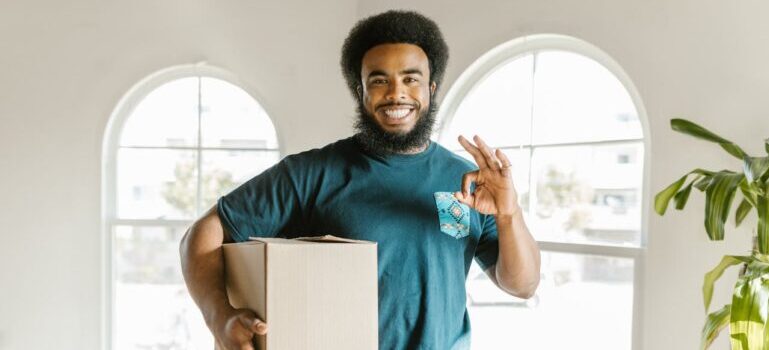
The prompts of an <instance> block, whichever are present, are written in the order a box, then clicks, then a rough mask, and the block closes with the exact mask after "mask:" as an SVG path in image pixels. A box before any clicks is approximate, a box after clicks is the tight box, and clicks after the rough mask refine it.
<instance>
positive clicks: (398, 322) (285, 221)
mask: <svg viewBox="0 0 769 350" xmlns="http://www.w3.org/2000/svg"><path fill="white" fill-rule="evenodd" d="M475 169H477V168H476V167H475V166H474V164H472V163H471V162H469V161H467V160H465V159H463V158H461V157H459V156H457V155H455V154H453V153H451V152H450V151H448V150H447V149H445V148H443V147H442V146H440V145H438V144H436V143H434V142H431V143H430V146H429V147H428V148H427V149H426V150H425V151H423V152H421V153H419V154H414V155H387V156H380V155H373V154H370V153H367V152H365V151H363V149H362V148H361V147H360V145H359V144H358V143H357V142H356V141H355V139H354V137H351V138H348V139H344V140H340V141H337V142H335V143H333V144H330V145H328V146H326V147H324V148H321V149H314V150H310V151H306V152H303V153H299V154H295V155H291V156H287V157H285V158H284V159H283V160H282V161H280V162H279V163H278V164H276V165H275V166H273V167H272V168H270V169H268V170H266V171H264V172H263V173H262V174H260V175H257V176H256V177H254V178H252V179H251V180H249V181H248V182H246V183H244V184H243V185H241V186H240V187H238V188H237V189H235V190H234V191H232V192H230V193H229V194H227V195H226V196H224V197H222V198H221V199H220V200H219V203H218V212H219V216H220V218H221V221H222V223H223V225H224V227H225V229H227V230H228V232H229V233H230V234H231V236H232V237H233V239H234V240H235V241H244V240H246V239H248V237H249V236H259V237H285V238H296V237H301V236H315V235H324V234H332V235H335V236H339V237H345V238H352V239H360V240H368V241H375V242H377V243H378V251H377V255H378V269H379V271H378V273H379V348H380V349H435V350H446V349H468V348H469V345H470V320H469V317H468V314H467V309H466V299H465V298H466V294H465V279H466V277H467V273H468V270H469V268H470V263H471V261H472V259H473V258H475V259H476V261H477V262H478V263H479V265H480V266H481V268H483V269H484V270H485V269H487V268H488V267H491V266H492V265H494V264H495V263H496V261H497V255H498V246H499V244H498V240H497V228H496V224H495V222H494V218H493V216H490V215H482V214H480V213H478V212H476V211H474V210H470V209H468V208H467V206H464V205H461V204H459V202H457V201H456V200H454V199H453V197H452V196H451V195H450V193H452V192H455V191H459V190H460V187H461V179H462V175H463V174H465V173H466V172H469V171H473V170H475Z"/></svg>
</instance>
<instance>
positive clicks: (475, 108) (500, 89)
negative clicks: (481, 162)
mask: <svg viewBox="0 0 769 350" xmlns="http://www.w3.org/2000/svg"><path fill="white" fill-rule="evenodd" d="M532 69H533V56H532V55H526V56H523V57H520V58H517V59H514V60H512V61H510V62H508V63H505V64H504V65H502V66H500V67H499V68H497V69H495V70H493V71H492V72H491V73H490V74H489V75H488V76H487V77H486V78H484V79H482V80H481V81H480V82H479V83H478V84H477V85H476V86H475V87H474V88H473V89H472V90H471V91H470V93H468V94H467V96H466V97H465V98H464V99H463V100H462V103H461V104H460V105H459V107H458V108H457V111H456V113H455V114H454V118H453V120H452V123H451V126H450V128H449V133H448V137H447V138H445V139H444V140H445V141H444V142H445V146H446V147H448V148H449V149H461V146H460V145H459V142H457V141H456V139H457V137H458V136H459V135H464V136H465V137H467V138H468V139H471V138H472V136H473V135H479V136H481V138H483V139H484V141H486V143H488V144H493V145H496V146H497V147H503V146H518V145H521V144H529V142H530V133H531V130H530V127H531V91H532V90H531V89H532V83H531V81H532Z"/></svg>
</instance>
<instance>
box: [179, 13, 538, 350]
mask: <svg viewBox="0 0 769 350" xmlns="http://www.w3.org/2000/svg"><path fill="white" fill-rule="evenodd" d="M447 58H448V48H447V47H446V44H445V42H444V41H443V37H442V35H441V33H440V31H439V29H438V27H437V26H436V25H435V23H434V22H432V21H431V20H429V19H427V18H425V17H424V16H422V15H419V14H417V13H414V12H404V11H389V12H385V13H382V14H379V15H376V16H372V17H369V18H367V19H364V20H362V21H360V22H359V23H358V24H357V25H356V26H355V27H354V28H353V29H352V30H351V32H350V35H349V36H348V38H347V40H346V41H345V43H344V46H343V48H342V59H341V64H342V70H343V72H344V76H345V79H346V81H347V83H348V86H349V88H350V91H351V92H352V94H353V96H354V97H355V99H356V100H357V102H358V117H357V121H356V124H355V128H356V130H357V133H356V134H355V135H354V136H353V137H350V138H348V139H344V140H340V141H337V142H335V143H333V144H330V145H328V146H326V147H324V148H322V149H314V150H310V151H307V152H303V153H300V154H296V155H291V156H288V157H286V158H285V159H283V160H282V161H281V162H280V163H278V164H277V165H275V166H273V167H272V168H270V169H268V170H266V171H265V172H264V173H262V174H260V175H258V176H256V177H254V178H253V179H251V180H249V181H248V182H246V183H245V184H243V185H241V186H240V187H239V188H237V189H235V190H234V191H233V192H231V193H229V194H228V195H226V196H224V197H222V198H221V199H220V200H219V202H218V204H217V206H216V207H214V208H212V209H211V210H210V211H209V212H208V213H207V214H206V215H204V216H203V217H202V218H201V219H200V220H198V221H197V222H196V223H195V224H194V225H193V226H192V227H191V228H190V230H189V231H188V232H187V234H186V235H185V237H184V239H183V240H182V244H181V255H182V265H183V272H184V277H185V280H186V281H187V286H188V288H189V290H190V294H191V295H192V297H193V299H194V300H195V301H196V302H197V304H198V305H199V306H200V308H201V310H202V312H203V315H204V317H205V320H206V323H207V324H208V326H209V328H210V329H211V330H212V332H213V333H214V335H215V337H216V338H217V340H218V341H219V342H220V343H221V344H222V345H223V346H224V347H226V348H228V349H252V347H251V339H252V338H253V336H254V335H255V334H265V333H266V332H267V324H265V323H264V322H262V320H259V319H257V318H256V316H255V315H254V313H253V312H252V311H250V310H242V309H241V310H236V309H233V308H232V307H231V306H230V304H229V303H228V301H227V296H226V291H225V288H224V282H223V277H222V274H223V263H222V253H221V245H222V243H226V242H232V241H243V240H246V239H247V238H248V236H263V237H264V236H266V237H274V236H280V237H288V238H294V237H299V236H306V235H312V234H334V235H337V236H342V237H347V238H353V239H363V240H370V241H376V242H378V268H379V271H378V277H379V339H380V349H440V350H443V349H465V348H468V347H469V338H470V323H469V318H468V315H467V311H466V307H465V279H466V277H467V272H468V269H469V266H470V263H471V261H472V259H473V258H475V259H476V261H477V262H478V263H479V264H480V266H481V267H482V268H484V270H485V271H486V273H487V274H488V275H489V277H490V278H491V280H492V281H494V283H495V284H497V285H498V286H499V287H500V288H501V289H502V290H504V291H506V292H508V293H510V294H512V295H515V296H518V297H522V298H528V297H530V296H531V295H532V294H533V293H534V291H535V289H536V287H537V285H538V283H539V266H540V257H539V250H538V249H537V245H536V242H535V241H534V239H533V238H532V236H531V234H530V233H529V231H528V229H527V227H526V224H525V223H524V221H523V216H522V214H521V208H520V207H519V206H518V203H517V194H516V191H515V188H514V186H513V183H512V175H511V171H510V169H509V168H510V166H511V164H510V161H509V160H508V158H507V157H506V156H505V155H504V154H503V153H502V152H500V151H499V150H497V151H496V152H494V151H492V150H491V149H489V147H488V146H487V145H486V144H485V143H484V142H483V140H481V139H480V138H478V137H476V138H475V139H474V141H475V143H474V144H473V143H471V142H469V141H468V140H466V139H465V138H463V137H460V143H461V144H462V146H463V147H464V148H465V149H466V150H467V151H468V152H470V154H472V156H473V158H474V159H475V161H476V163H477V165H478V168H477V170H476V168H475V166H474V165H473V164H472V163H470V162H468V161H466V160H464V159H462V158H461V157H459V156H456V155H454V154H452V153H451V152H449V151H448V150H446V149H445V148H443V147H441V146H439V145H437V144H435V143H433V142H430V138H429V137H430V132H431V130H432V127H433V124H434V120H435V112H436V104H435V102H434V97H435V92H436V90H437V88H438V86H439V85H440V83H441V79H442V77H443V73H444V70H445V67H446V61H447ZM472 184H475V186H474V188H473V186H472Z"/></svg>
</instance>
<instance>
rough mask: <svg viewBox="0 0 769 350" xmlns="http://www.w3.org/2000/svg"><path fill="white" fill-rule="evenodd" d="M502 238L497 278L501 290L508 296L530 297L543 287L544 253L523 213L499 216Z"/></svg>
mask: <svg viewBox="0 0 769 350" xmlns="http://www.w3.org/2000/svg"><path fill="white" fill-rule="evenodd" d="M495 219H496V222H497V234H498V236H499V257H498V258H497V264H496V268H495V269H496V270H495V275H496V278H497V283H498V284H499V287H501V288H502V289H504V290H506V291H507V292H508V293H510V294H512V295H515V296H518V297H522V298H529V297H531V296H532V295H534V292H535V291H536V289H537V285H539V277H540V254H539V247H538V246H537V242H536V241H535V240H534V237H532V235H531V233H530V232H529V229H528V227H526V222H525V221H524V220H523V214H522V213H521V211H520V210H518V211H517V212H516V213H515V214H514V215H510V216H503V215H499V216H496V217H495Z"/></svg>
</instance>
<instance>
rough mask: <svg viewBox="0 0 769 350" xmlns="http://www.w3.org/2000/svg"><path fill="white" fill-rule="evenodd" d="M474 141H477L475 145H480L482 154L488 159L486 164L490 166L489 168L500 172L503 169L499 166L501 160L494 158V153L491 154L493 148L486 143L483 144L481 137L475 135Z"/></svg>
mask: <svg viewBox="0 0 769 350" xmlns="http://www.w3.org/2000/svg"><path fill="white" fill-rule="evenodd" d="M473 141H475V144H476V145H478V149H479V150H480V151H481V154H483V157H484V158H485V159H486V164H488V165H489V168H491V169H494V170H499V169H501V168H502V167H501V166H500V165H499V160H497V158H496V157H495V156H494V153H492V152H491V148H489V146H488V145H487V144H486V142H483V140H482V139H481V137H480V136H478V135H475V137H473Z"/></svg>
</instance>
